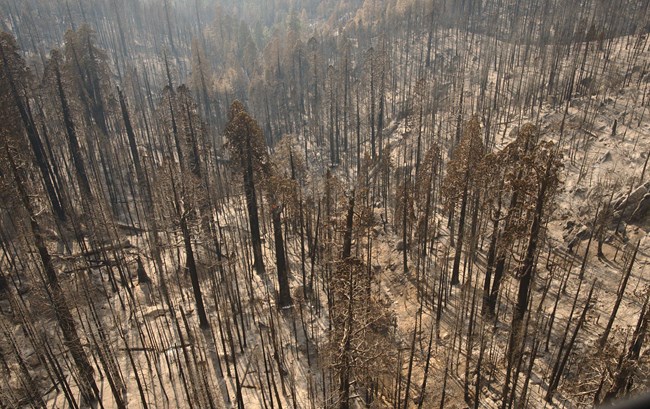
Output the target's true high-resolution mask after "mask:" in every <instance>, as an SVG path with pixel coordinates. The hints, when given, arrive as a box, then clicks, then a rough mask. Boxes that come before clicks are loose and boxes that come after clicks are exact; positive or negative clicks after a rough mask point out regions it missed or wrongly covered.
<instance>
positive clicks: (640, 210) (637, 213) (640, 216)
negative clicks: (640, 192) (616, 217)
mask: <svg viewBox="0 0 650 409" xmlns="http://www.w3.org/2000/svg"><path fill="white" fill-rule="evenodd" d="M649 213H650V193H646V195H645V196H643V198H642V199H641V200H640V201H639V204H638V205H637V206H636V209H634V212H633V213H632V216H630V222H632V223H638V222H645V221H648V216H650V215H649Z"/></svg>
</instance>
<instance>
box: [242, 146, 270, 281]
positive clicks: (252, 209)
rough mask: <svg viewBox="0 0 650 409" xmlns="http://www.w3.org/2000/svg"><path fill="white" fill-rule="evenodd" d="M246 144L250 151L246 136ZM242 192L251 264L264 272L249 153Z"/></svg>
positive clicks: (255, 194)
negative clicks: (248, 228)
mask: <svg viewBox="0 0 650 409" xmlns="http://www.w3.org/2000/svg"><path fill="white" fill-rule="evenodd" d="M246 144H247V145H248V151H249V152H250V149H251V141H250V138H247V140H246ZM244 194H245V196H246V209H247V210H248V221H249V223H250V229H251V242H252V245H253V260H254V261H253V263H254V264H253V266H254V267H255V271H257V272H258V274H264V273H265V269H264V259H263V257H262V235H261V233H260V218H259V214H258V211H257V193H256V192H255V177H254V175H253V158H252V157H251V155H250V153H249V154H248V155H247V156H246V167H245V169H244Z"/></svg>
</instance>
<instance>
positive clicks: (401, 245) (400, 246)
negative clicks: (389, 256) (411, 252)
mask: <svg viewBox="0 0 650 409" xmlns="http://www.w3.org/2000/svg"><path fill="white" fill-rule="evenodd" d="M405 249H406V244H404V240H400V241H398V242H397V246H395V250H397V251H404V250H405Z"/></svg>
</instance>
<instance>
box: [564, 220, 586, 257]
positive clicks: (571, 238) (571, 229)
mask: <svg viewBox="0 0 650 409" xmlns="http://www.w3.org/2000/svg"><path fill="white" fill-rule="evenodd" d="M588 237H589V228H588V227H587V226H584V225H582V224H576V222H574V221H572V220H569V221H567V222H566V224H565V227H564V232H563V233H562V238H563V239H564V242H565V243H567V247H568V248H569V251H573V247H575V245H576V244H578V243H579V242H580V241H582V240H585V239H586V238H588Z"/></svg>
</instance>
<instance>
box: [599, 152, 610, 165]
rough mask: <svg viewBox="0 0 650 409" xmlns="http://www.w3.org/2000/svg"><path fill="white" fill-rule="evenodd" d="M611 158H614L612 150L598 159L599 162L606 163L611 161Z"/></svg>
mask: <svg viewBox="0 0 650 409" xmlns="http://www.w3.org/2000/svg"><path fill="white" fill-rule="evenodd" d="M610 160H612V153H611V152H610V151H607V152H606V153H605V154H604V155H603V156H601V157H600V159H598V163H605V162H609V161H610Z"/></svg>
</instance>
